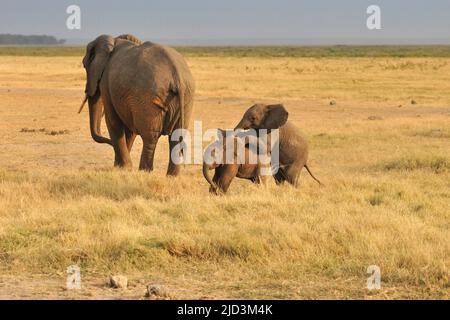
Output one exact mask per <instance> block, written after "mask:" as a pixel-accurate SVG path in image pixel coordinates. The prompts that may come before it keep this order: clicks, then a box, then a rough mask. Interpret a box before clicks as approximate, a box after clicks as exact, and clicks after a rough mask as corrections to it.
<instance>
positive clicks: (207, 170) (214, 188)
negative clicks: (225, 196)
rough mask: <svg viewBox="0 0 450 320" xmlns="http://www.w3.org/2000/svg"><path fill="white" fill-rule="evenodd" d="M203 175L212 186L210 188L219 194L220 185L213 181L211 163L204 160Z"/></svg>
mask: <svg viewBox="0 0 450 320" xmlns="http://www.w3.org/2000/svg"><path fill="white" fill-rule="evenodd" d="M203 176H204V177H205V179H206V181H208V183H209V185H210V186H211V188H210V189H209V190H210V191H211V192H212V193H215V194H217V193H218V191H219V187H218V186H217V184H216V183H215V182H214V181H212V179H211V177H210V176H209V165H208V164H207V163H206V162H203Z"/></svg>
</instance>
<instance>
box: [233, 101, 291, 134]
mask: <svg viewBox="0 0 450 320" xmlns="http://www.w3.org/2000/svg"><path fill="white" fill-rule="evenodd" d="M288 116H289V113H288V112H287V111H286V109H285V108H284V106H283V105H282V104H271V105H266V104H255V105H253V106H252V107H250V108H249V109H248V110H247V111H246V112H245V113H244V116H243V117H242V119H241V121H240V122H239V124H238V125H237V126H236V128H235V130H236V129H244V130H246V129H278V128H279V127H281V126H283V125H284V124H285V123H286V121H287V119H288Z"/></svg>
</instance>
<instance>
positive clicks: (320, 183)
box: [305, 164, 323, 186]
mask: <svg viewBox="0 0 450 320" xmlns="http://www.w3.org/2000/svg"><path fill="white" fill-rule="evenodd" d="M305 168H306V170H307V171H308V173H309V174H310V175H311V177H312V178H313V179H314V180H316V181H317V182H318V183H319V185H321V186H323V184H322V182H320V180H319V179H317V178H316V177H314V175H313V174H312V172H311V170H310V169H309V167H308V165H307V164H305Z"/></svg>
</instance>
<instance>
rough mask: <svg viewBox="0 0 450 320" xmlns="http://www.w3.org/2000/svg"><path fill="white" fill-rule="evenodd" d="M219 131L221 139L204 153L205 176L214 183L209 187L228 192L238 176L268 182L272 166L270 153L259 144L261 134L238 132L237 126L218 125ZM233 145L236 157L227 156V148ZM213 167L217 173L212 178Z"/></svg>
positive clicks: (233, 153) (220, 191)
mask: <svg viewBox="0 0 450 320" xmlns="http://www.w3.org/2000/svg"><path fill="white" fill-rule="evenodd" d="M218 132H219V140H217V141H215V142H213V143H212V144H210V145H209V146H208V147H207V148H206V150H205V153H204V156H203V176H204V177H205V179H206V181H208V183H209V184H210V188H209V191H210V192H211V193H214V194H221V193H226V192H227V190H228V187H229V186H230V184H231V181H232V180H233V179H234V178H235V177H238V178H242V179H249V180H251V181H252V182H253V183H256V184H260V183H264V182H265V181H266V176H267V174H266V173H267V172H270V170H271V165H270V155H267V152H266V151H265V150H266V149H265V148H264V147H261V145H259V147H258V139H257V137H255V136H243V135H239V134H238V135H235V134H234V131H233V130H230V131H227V130H222V129H218ZM227 132H229V134H227ZM230 148H231V149H232V150H231V151H229V153H230V155H231V158H232V159H227V150H230ZM258 148H259V151H260V152H259V153H258V151H257V149H258ZM229 158H230V156H229ZM229 160H231V161H229ZM213 169H215V173H214V177H213V179H212V180H211V177H210V176H209V171H210V170H213ZM266 170H269V171H266Z"/></svg>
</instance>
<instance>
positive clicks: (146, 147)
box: [139, 134, 159, 171]
mask: <svg viewBox="0 0 450 320" xmlns="http://www.w3.org/2000/svg"><path fill="white" fill-rule="evenodd" d="M158 138H159V134H151V135H147V136H145V137H144V136H143V137H142V140H143V146H142V153H141V162H140V164H139V170H144V171H153V159H154V157H155V150H156V144H157V142H158Z"/></svg>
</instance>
